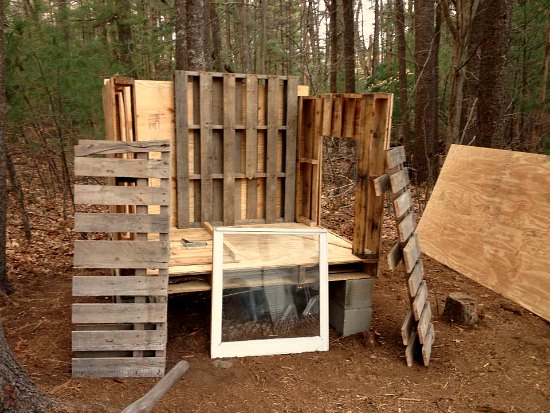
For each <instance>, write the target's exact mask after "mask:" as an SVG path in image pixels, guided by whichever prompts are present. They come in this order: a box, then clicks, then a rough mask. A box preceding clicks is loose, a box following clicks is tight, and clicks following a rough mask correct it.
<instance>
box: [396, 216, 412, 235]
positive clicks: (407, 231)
mask: <svg viewBox="0 0 550 413" xmlns="http://www.w3.org/2000/svg"><path fill="white" fill-rule="evenodd" d="M397 228H398V230H399V241H401V242H406V241H407V240H408V239H409V237H410V236H411V235H412V233H413V232H414V230H415V228H416V221H415V219H414V214H409V215H407V216H406V217H405V218H403V220H402V221H401V222H400V223H399V225H398V226H397Z"/></svg>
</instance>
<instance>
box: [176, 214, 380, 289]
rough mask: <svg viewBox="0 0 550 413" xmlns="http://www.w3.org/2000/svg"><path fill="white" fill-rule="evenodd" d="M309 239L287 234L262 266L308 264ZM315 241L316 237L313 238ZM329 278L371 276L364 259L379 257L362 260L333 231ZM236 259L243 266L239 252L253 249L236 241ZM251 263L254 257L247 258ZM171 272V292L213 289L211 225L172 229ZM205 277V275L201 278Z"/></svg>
mask: <svg viewBox="0 0 550 413" xmlns="http://www.w3.org/2000/svg"><path fill="white" fill-rule="evenodd" d="M241 227H252V228H270V227H271V228H295V229H296V228H310V227H309V226H307V225H305V224H300V223H278V224H263V225H242V226H241ZM182 239H185V240H187V241H190V242H206V245H204V246H196V247H186V246H184V245H183V244H182ZM307 242H308V240H304V239H303V238H298V237H285V239H284V240H283V239H281V245H280V246H279V245H277V246H275V247H273V246H272V249H275V250H278V251H280V254H278V255H277V256H276V257H273V258H271V261H270V260H269V259H266V256H263V257H262V259H261V261H260V259H258V267H266V266H273V267H274V266H285V265H286V266H291V265H298V264H300V263H302V264H304V265H307V261H308V257H307V249H308V245H307ZM310 242H312V241H310ZM328 243H329V252H328V259H329V273H330V274H329V279H330V281H335V280H344V279H361V278H368V277H369V275H367V274H365V273H363V272H361V266H362V265H363V264H364V263H372V264H375V263H376V262H377V260H370V261H369V260H362V259H360V258H358V257H357V256H355V255H353V253H352V245H351V243H350V242H349V241H347V240H345V239H344V238H341V237H339V236H337V235H335V234H333V233H330V232H329V237H328ZM230 248H231V250H232V251H231V252H228V253H231V254H233V259H234V263H232V264H231V265H230V267H231V268H234V269H242V266H241V264H240V263H239V262H238V261H239V260H238V258H236V259H235V257H238V255H239V254H247V257H249V254H250V250H247V247H246V245H241V246H237V245H232V246H231V247H230ZM247 267H248V268H249V267H250V260H248V262H247ZM168 271H169V274H170V278H171V284H170V285H169V287H168V292H169V294H176V293H184V292H194V291H207V290H210V288H211V287H210V276H211V274H212V233H211V231H209V229H208V226H206V227H205V228H185V229H172V231H171V233H170V266H169V270H168ZM201 278H202V279H201Z"/></svg>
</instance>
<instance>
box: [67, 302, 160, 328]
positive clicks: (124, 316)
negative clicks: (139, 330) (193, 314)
mask: <svg viewBox="0 0 550 413" xmlns="http://www.w3.org/2000/svg"><path fill="white" fill-rule="evenodd" d="M166 310H167V305H166V304H165V303H154V304H145V303H128V304H121V303H113V304H97V303H91V304H88V303H86V304H80V303H79V304H73V311H72V322H73V324H85V323H97V324H110V323H164V322H166V319H167V315H166Z"/></svg>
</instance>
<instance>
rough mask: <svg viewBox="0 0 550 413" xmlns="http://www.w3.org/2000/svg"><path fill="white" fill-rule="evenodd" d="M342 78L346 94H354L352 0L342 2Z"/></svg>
mask: <svg viewBox="0 0 550 413" xmlns="http://www.w3.org/2000/svg"><path fill="white" fill-rule="evenodd" d="M343 5H344V7H343V11H344V13H343V14H344V77H345V80H346V89H345V91H346V92H350V93H354V92H355V33H354V29H355V23H354V18H353V16H354V13H353V0H344V2H343Z"/></svg>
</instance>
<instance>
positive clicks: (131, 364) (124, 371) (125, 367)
mask: <svg viewBox="0 0 550 413" xmlns="http://www.w3.org/2000/svg"><path fill="white" fill-rule="evenodd" d="M164 364H165V360H164V357H135V358H74V359H73V360H72V374H73V377H160V376H162V375H163V374H164Z"/></svg>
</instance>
